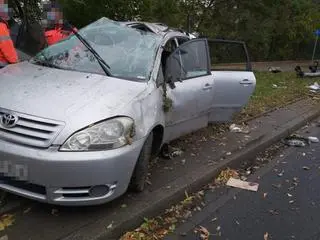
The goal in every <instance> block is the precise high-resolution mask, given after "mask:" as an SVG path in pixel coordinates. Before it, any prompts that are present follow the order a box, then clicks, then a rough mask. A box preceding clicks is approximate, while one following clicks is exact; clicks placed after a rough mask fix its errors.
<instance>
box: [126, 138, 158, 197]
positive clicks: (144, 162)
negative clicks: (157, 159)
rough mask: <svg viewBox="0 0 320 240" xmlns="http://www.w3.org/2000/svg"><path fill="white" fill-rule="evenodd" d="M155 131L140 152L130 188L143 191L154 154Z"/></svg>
mask: <svg viewBox="0 0 320 240" xmlns="http://www.w3.org/2000/svg"><path fill="white" fill-rule="evenodd" d="M152 142H153V133H150V135H149V136H148V138H147V140H146V141H145V143H144V145H143V147H142V150H141V152H140V155H139V158H138V161H137V164H136V166H135V169H134V172H133V175H132V178H131V182H130V186H129V188H130V190H132V191H134V192H143V190H144V188H145V184H146V180H147V177H148V172H149V162H150V159H151V155H152Z"/></svg>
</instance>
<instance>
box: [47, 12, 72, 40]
mask: <svg viewBox="0 0 320 240" xmlns="http://www.w3.org/2000/svg"><path fill="white" fill-rule="evenodd" d="M47 19H48V21H50V22H53V26H54V27H53V28H52V29H47V30H46V31H45V37H46V40H47V43H48V45H49V46H51V45H53V44H56V43H58V42H60V41H62V40H63V39H65V38H67V37H69V36H70V35H72V31H71V30H66V29H64V25H63V13H62V12H61V11H60V10H59V9H58V8H55V7H53V8H52V9H51V10H50V12H48V13H47ZM74 30H75V31H77V29H74Z"/></svg>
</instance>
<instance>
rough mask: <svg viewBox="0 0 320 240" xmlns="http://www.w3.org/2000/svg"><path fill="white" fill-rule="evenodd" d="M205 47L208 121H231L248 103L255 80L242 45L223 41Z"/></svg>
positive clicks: (244, 46)
mask: <svg viewBox="0 0 320 240" xmlns="http://www.w3.org/2000/svg"><path fill="white" fill-rule="evenodd" d="M208 43H209V44H208V45H209V50H210V59H211V73H212V75H213V81H214V87H213V103H212V112H211V114H210V119H209V121H210V122H227V121H231V120H232V117H233V115H234V114H235V113H238V112H240V111H241V109H242V108H243V107H245V106H246V104H247V103H248V101H249V99H250V97H251V95H252V93H253V92H254V90H255V86H256V78H255V76H254V73H253V72H252V68H251V63H250V59H249V56H248V52H247V48H246V45H245V43H243V42H237V41H227V40H208Z"/></svg>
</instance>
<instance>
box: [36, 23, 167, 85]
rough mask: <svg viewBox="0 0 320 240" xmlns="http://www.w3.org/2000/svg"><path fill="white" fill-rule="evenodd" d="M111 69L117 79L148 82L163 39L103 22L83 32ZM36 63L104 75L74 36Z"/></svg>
mask: <svg viewBox="0 0 320 240" xmlns="http://www.w3.org/2000/svg"><path fill="white" fill-rule="evenodd" d="M79 33H80V35H81V36H82V37H84V38H85V39H86V40H87V41H88V42H89V43H90V45H91V46H92V47H93V48H94V49H95V50H96V51H97V52H98V53H99V55H100V56H101V57H102V58H103V59H104V60H105V62H106V63H107V64H108V65H109V66H110V72H111V75H112V76H113V77H118V78H124V79H132V80H137V81H146V80H147V79H149V77H150V74H151V71H152V69H153V64H154V60H155V56H156V53H157V51H158V48H159V46H160V43H161V37H159V36H158V35H156V34H154V33H150V32H145V31H142V30H139V29H133V28H130V27H127V26H124V25H121V24H120V23H118V22H114V21H112V20H109V19H107V18H102V19H100V20H98V21H97V22H94V23H92V24H90V25H88V26H87V27H85V28H83V29H81V30H80V31H79ZM36 59H40V60H46V61H49V62H50V63H51V64H53V65H55V66H58V67H60V68H62V69H67V70H74V71H81V72H89V73H97V74H104V71H103V70H102V68H101V67H100V65H99V63H98V62H97V60H96V59H95V57H94V56H93V54H92V53H91V52H90V51H89V50H88V49H87V48H86V47H85V46H84V45H83V44H82V43H81V42H80V41H79V40H78V38H77V37H76V36H70V37H69V38H67V39H66V40H63V41H61V42H59V43H57V44H55V45H52V46H50V47H48V48H46V49H44V50H43V51H42V52H40V53H39V54H38V55H37V56H36Z"/></svg>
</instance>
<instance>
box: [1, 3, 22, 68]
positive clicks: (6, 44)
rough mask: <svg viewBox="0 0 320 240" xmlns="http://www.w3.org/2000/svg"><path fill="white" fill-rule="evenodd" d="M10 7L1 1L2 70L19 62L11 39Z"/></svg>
mask: <svg viewBox="0 0 320 240" xmlns="http://www.w3.org/2000/svg"><path fill="white" fill-rule="evenodd" d="M7 20H9V15H8V5H7V4H4V1H3V0H2V1H1V0H0V68H3V67H5V66H7V65H9V64H14V63H17V62H18V54H17V51H16V49H15V47H14V44H13V41H12V39H11V37H10V30H9V25H8V23H7Z"/></svg>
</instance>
